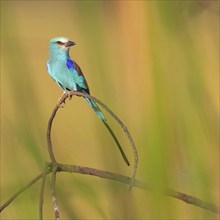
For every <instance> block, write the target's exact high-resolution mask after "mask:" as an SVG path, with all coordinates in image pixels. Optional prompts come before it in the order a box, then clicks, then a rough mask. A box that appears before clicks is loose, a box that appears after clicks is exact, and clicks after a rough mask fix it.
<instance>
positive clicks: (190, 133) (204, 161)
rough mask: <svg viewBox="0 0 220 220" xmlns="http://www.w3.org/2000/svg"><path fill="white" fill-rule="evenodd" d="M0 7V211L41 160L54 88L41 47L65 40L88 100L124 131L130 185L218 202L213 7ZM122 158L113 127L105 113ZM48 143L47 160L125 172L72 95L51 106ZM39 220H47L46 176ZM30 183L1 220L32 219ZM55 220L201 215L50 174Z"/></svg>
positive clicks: (106, 185)
mask: <svg viewBox="0 0 220 220" xmlns="http://www.w3.org/2000/svg"><path fill="white" fill-rule="evenodd" d="M209 2H210V3H207V2H206V3H205V2H204V1H1V204H2V203H3V202H5V200H6V199H7V198H9V197H10V195H12V193H14V192H15V191H17V190H18V189H20V188H21V187H22V186H24V185H25V183H27V182H28V181H29V180H31V179H32V178H33V177H34V176H36V175H37V174H38V173H40V172H41V171H42V169H43V166H44V162H45V161H48V160H49V157H48V153H47V148H46V147H47V145H46V128H47V122H48V119H49V116H50V114H51V112H52V109H53V107H54V105H55V104H56V102H57V99H58V98H59V97H60V96H61V94H62V91H61V90H60V88H58V86H57V85H56V84H55V83H54V82H53V81H52V79H51V78H50V77H49V75H48V73H47V70H46V60H47V57H48V44H49V40H50V39H51V38H53V37H56V36H65V37H68V38H70V39H71V40H73V41H74V42H76V46H74V47H73V48H72V49H71V51H70V54H71V57H72V58H73V59H75V60H76V62H77V63H78V64H79V65H80V66H81V68H82V70H83V72H84V75H85V76H86V78H87V81H88V83H89V85H90V90H91V94H92V95H94V96H96V97H97V98H99V99H101V100H102V101H103V102H104V103H105V104H106V105H107V106H109V107H110V109H112V110H113V111H114V112H115V113H116V114H117V115H118V116H119V117H120V118H121V119H122V121H123V122H124V123H125V124H126V125H127V127H128V128H129V130H130V132H131V134H132V136H133V138H134V140H135V142H136V145H137V148H138V152H139V168H138V174H137V178H138V179H140V180H143V181H146V182H148V183H149V184H151V185H153V186H154V187H155V191H159V190H162V189H163V188H167V187H168V188H173V189H176V190H179V191H181V192H185V193H189V194H191V195H194V196H197V197H199V198H201V199H204V200H207V201H210V202H214V203H218V194H219V188H218V187H219V185H218V184H219V182H218V179H219V149H218V123H219V121H218V119H219V118H218V111H219V109H218V108H219V106H218V104H219V103H218V98H219V94H218V90H219V12H218V9H217V7H218V1H209ZM108 120H109V121H110V124H111V125H112V126H113V128H114V130H115V132H116V133H117V136H118V137H119V139H120V140H121V142H122V145H123V147H124V149H125V151H126V154H128V157H129V159H130V160H131V161H132V150H131V147H130V145H129V142H128V141H127V140H126V137H125V135H124V134H123V132H122V131H121V130H120V129H119V128H118V126H117V125H116V124H115V122H114V121H113V120H112V119H111V118H109V117H108ZM52 141H53V145H54V151H55V155H56V158H57V160H58V161H59V162H62V163H69V164H78V165H85V166H91V167H95V168H99V169H105V170H110V171H113V172H117V173H121V174H124V175H131V172H132V170H131V168H128V167H126V165H125V164H124V161H123V160H122V158H121V156H120V154H119V152H118V150H117V147H116V146H115V143H114V141H113V140H112V139H111V137H110V135H109V134H108V132H107V131H106V130H105V128H104V126H103V125H102V123H101V122H100V120H99V119H98V118H97V117H96V115H95V114H94V113H93V111H92V109H91V108H90V107H89V105H88V104H87V103H86V102H85V101H84V100H83V99H82V98H78V97H73V99H72V100H71V101H68V102H67V103H66V105H65V108H64V109H61V110H59V112H58V115H57V117H56V119H55V121H54V127H53V130H52ZM47 180H48V182H47V187H46V192H45V202H44V216H45V219H48V218H50V219H51V218H53V216H54V215H53V210H52V203H51V191H50V187H49V183H50V178H47ZM39 187H40V184H39V183H38V184H36V185H35V186H34V187H32V188H30V189H29V190H28V191H26V192H24V193H23V194H22V195H21V196H20V197H19V198H17V199H16V200H15V201H14V202H13V203H12V204H11V205H10V206H9V207H8V208H6V209H5V210H4V211H3V212H2V214H1V217H2V219H36V218H38V199H39ZM57 196H58V206H59V208H60V214H61V217H62V218H66V219H74V218H77V219H92V218H93V219H94V218H95V219H101V218H108V219H126V218H128V219H141V218H142V219H158V218H164V219H170V218H173V219H178V218H179V219H183V218H184V219H203V218H204V219H210V218H217V216H216V215H214V214H212V213H210V212H208V211H204V210H202V209H200V208H197V207H193V206H191V205H187V204H185V203H183V202H181V201H178V200H175V199H171V198H168V197H164V196H160V194H159V193H151V192H144V191H142V190H140V189H135V188H134V189H133V190H132V191H131V192H129V191H128V187H127V186H125V185H123V184H119V183H116V182H110V181H108V180H104V179H98V178H96V177H91V176H82V175H80V174H67V173H65V174H64V173H61V174H58V175H57Z"/></svg>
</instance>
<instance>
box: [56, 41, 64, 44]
mask: <svg viewBox="0 0 220 220" xmlns="http://www.w3.org/2000/svg"><path fill="white" fill-rule="evenodd" d="M56 43H57V44H59V45H64V43H63V42H61V41H57V42H56Z"/></svg>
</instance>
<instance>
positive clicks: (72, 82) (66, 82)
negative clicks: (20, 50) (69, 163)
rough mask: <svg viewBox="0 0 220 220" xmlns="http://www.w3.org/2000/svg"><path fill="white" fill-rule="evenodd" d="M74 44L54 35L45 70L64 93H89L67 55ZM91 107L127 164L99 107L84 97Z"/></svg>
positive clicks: (78, 69) (77, 67)
mask: <svg viewBox="0 0 220 220" xmlns="http://www.w3.org/2000/svg"><path fill="white" fill-rule="evenodd" d="M73 45H75V43H74V42H72V41H70V40H69V39H68V38H65V37H56V38H53V39H52V40H51V41H50V45H49V49H50V55H49V60H48V61H47V70H48V72H49V74H50V76H51V78H52V79H53V80H54V81H55V82H56V83H57V84H58V85H59V86H60V87H61V89H62V90H63V91H64V92H65V93H66V92H69V91H77V92H82V93H86V94H90V91H89V87H88V84H87V82H86V79H85V77H84V76H83V73H82V70H81V69H80V67H79V66H78V65H77V63H76V62H75V61H73V60H72V59H71V58H70V56H69V50H70V47H71V46H73ZM84 99H85V100H86V101H87V102H88V103H89V105H90V106H91V107H92V109H93V110H94V111H95V113H96V115H97V116H98V117H99V118H100V119H101V120H102V122H103V123H104V125H105V127H106V128H107V129H108V131H109V133H110V134H111V135H112V137H113V139H114V140H115V142H116V144H117V146H118V149H119V151H120V153H121V155H122V157H123V158H124V161H125V162H126V164H127V165H128V166H129V165H130V163H129V161H128V159H127V157H126V155H125V153H124V151H123V150H122V147H121V145H120V143H119V141H118V139H117V137H116V136H115V134H114V132H113V131H112V129H111V128H110V126H109V124H108V123H107V120H106V118H105V116H104V115H103V113H102V112H101V110H100V108H99V107H98V106H97V105H96V103H95V102H94V101H92V100H90V99H88V98H84Z"/></svg>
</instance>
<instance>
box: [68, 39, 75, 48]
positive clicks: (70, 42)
mask: <svg viewBox="0 0 220 220" xmlns="http://www.w3.org/2000/svg"><path fill="white" fill-rule="evenodd" d="M75 44H76V43H74V42H72V41H70V40H69V41H68V42H67V43H66V47H71V46H73V45H75Z"/></svg>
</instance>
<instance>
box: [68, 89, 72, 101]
mask: <svg viewBox="0 0 220 220" xmlns="http://www.w3.org/2000/svg"><path fill="white" fill-rule="evenodd" d="M67 95H68V98H69V100H71V99H72V96H73V95H71V92H70V91H68V92H67Z"/></svg>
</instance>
